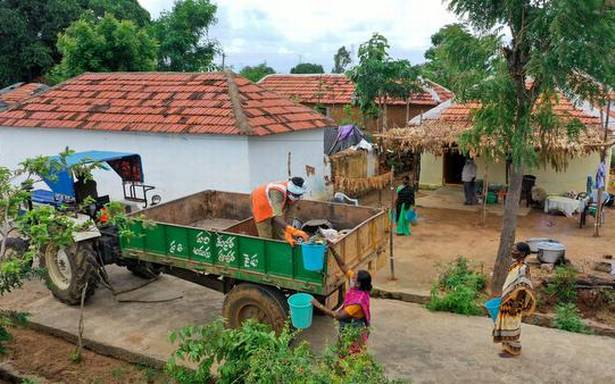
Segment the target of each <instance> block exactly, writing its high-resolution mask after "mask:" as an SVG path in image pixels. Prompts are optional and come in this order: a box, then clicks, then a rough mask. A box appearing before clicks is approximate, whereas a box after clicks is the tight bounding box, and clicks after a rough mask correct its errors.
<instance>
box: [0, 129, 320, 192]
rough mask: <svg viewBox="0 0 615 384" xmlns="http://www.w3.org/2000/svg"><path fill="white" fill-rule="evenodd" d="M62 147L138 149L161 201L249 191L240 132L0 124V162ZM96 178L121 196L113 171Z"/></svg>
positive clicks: (12, 164) (244, 143) (101, 186)
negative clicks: (200, 193)
mask: <svg viewBox="0 0 615 384" xmlns="http://www.w3.org/2000/svg"><path fill="white" fill-rule="evenodd" d="M321 132H322V131H321ZM67 146H68V147H70V148H71V149H73V150H75V151H87V150H106V151H118V152H135V153H138V154H140V155H141V160H142V163H143V172H144V175H145V183H146V184H150V185H154V186H155V187H156V190H155V192H150V193H156V194H159V195H161V196H162V198H163V201H168V200H171V199H175V198H178V197H181V196H185V195H187V194H190V193H193V192H198V191H201V190H204V189H219V190H226V191H234V192H249V191H250V185H251V183H250V176H249V173H248V172H249V170H250V167H249V165H248V156H247V154H248V141H247V139H246V138H245V137H238V136H214V135H176V134H149V133H133V132H108V131H87V130H68V129H46V128H6V127H0V165H2V166H7V167H10V168H13V167H15V166H16V165H17V164H18V163H19V162H20V161H22V160H23V159H25V158H28V157H32V156H37V155H53V154H57V153H59V152H61V151H62V150H64V148H65V147H67ZM321 152H322V150H321V151H320V153H321ZM265 171H266V169H265V168H263V169H261V173H265ZM95 178H96V180H97V182H98V187H99V188H98V189H99V193H100V194H101V195H104V194H109V195H110V196H111V197H112V198H114V199H121V198H122V196H123V195H122V185H121V180H120V178H119V177H118V176H117V175H116V174H115V172H113V171H97V174H96V175H95Z"/></svg>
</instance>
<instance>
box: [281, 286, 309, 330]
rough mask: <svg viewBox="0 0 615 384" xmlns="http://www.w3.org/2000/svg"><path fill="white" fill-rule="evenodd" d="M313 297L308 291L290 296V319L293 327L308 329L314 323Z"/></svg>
mask: <svg viewBox="0 0 615 384" xmlns="http://www.w3.org/2000/svg"><path fill="white" fill-rule="evenodd" d="M312 299H313V297H312V295H310V294H307V293H295V294H294V295H290V296H289V297H288V300H287V301H288V306H289V307H290V321H291V323H292V324H293V327H295V328H297V329H306V328H309V327H310V325H312V315H313V314H314V307H313V306H312Z"/></svg>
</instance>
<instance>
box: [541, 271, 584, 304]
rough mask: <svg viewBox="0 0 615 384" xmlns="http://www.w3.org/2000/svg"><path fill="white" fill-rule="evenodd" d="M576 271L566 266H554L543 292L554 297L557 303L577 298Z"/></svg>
mask: <svg viewBox="0 0 615 384" xmlns="http://www.w3.org/2000/svg"><path fill="white" fill-rule="evenodd" d="M576 281H577V271H576V270H575V269H574V268H572V267H568V266H562V267H557V268H555V275H554V276H553V279H552V280H551V281H550V282H549V283H548V284H547V286H546V288H545V292H546V293H547V294H548V295H549V296H552V297H556V298H557V301H558V303H574V302H575V301H576V299H577V289H576Z"/></svg>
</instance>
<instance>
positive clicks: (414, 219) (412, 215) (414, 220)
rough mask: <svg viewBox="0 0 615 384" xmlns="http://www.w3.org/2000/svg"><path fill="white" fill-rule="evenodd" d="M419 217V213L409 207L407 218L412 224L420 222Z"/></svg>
mask: <svg viewBox="0 0 615 384" xmlns="http://www.w3.org/2000/svg"><path fill="white" fill-rule="evenodd" d="M418 219H419V215H418V214H417V213H416V211H415V210H414V209H409V210H408V212H406V220H408V222H410V224H416V223H417V222H418Z"/></svg>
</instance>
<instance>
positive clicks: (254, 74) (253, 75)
mask: <svg viewBox="0 0 615 384" xmlns="http://www.w3.org/2000/svg"><path fill="white" fill-rule="evenodd" d="M274 73H275V70H274V69H273V68H271V67H269V66H268V65H267V63H260V64H258V65H255V66H249V65H246V66H245V67H243V68H242V69H241V71H239V74H240V75H241V76H243V77H245V78H246V79H248V80H250V81H253V82H255V83H256V82H258V81H259V80H260V79H262V78H263V77H265V76H267V75H272V74H274Z"/></svg>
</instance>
